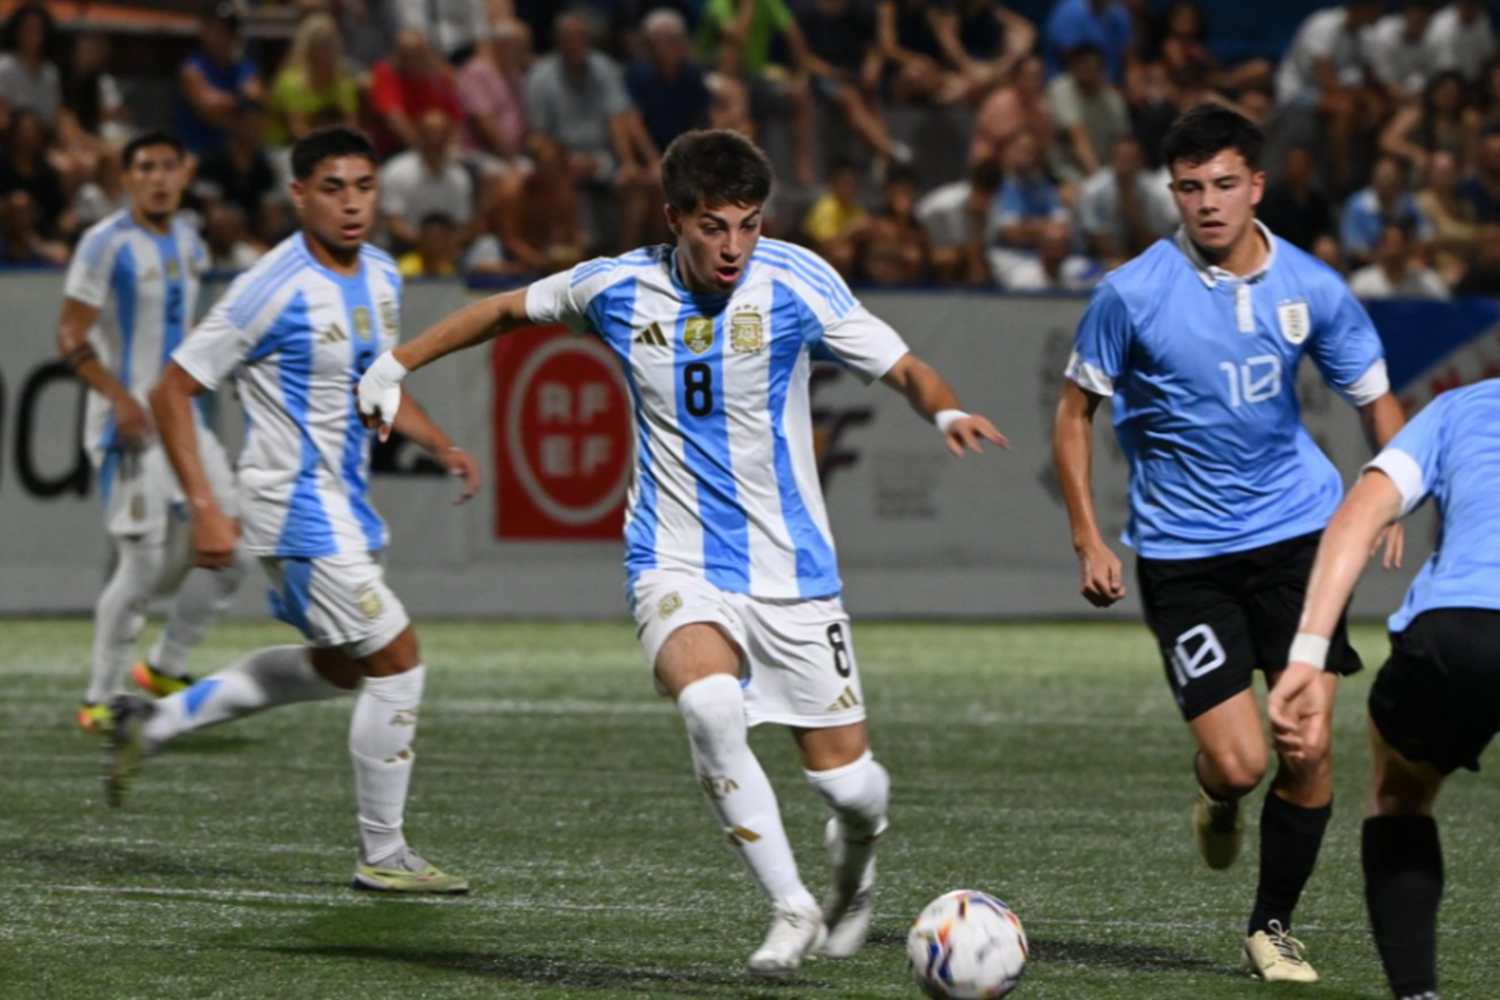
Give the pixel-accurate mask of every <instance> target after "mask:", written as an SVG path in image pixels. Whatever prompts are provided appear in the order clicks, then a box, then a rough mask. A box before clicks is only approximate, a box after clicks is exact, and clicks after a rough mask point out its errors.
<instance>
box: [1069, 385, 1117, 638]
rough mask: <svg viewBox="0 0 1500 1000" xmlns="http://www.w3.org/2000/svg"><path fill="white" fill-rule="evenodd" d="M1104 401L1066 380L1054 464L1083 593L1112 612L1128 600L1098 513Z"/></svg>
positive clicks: (1094, 603) (1096, 605)
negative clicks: (1097, 423) (1096, 471)
mask: <svg viewBox="0 0 1500 1000" xmlns="http://www.w3.org/2000/svg"><path fill="white" fill-rule="evenodd" d="M1103 398H1104V397H1103V396H1099V395H1096V394H1095V393H1092V392H1089V391H1088V390H1086V389H1084V388H1082V387H1081V386H1079V385H1078V383H1076V382H1074V381H1073V380H1072V379H1064V380H1063V390H1062V397H1061V398H1060V399H1059V400H1058V401H1057V415H1056V417H1055V418H1054V420H1053V428H1052V460H1053V462H1054V464H1055V465H1056V467H1057V482H1058V485H1059V486H1061V487H1062V495H1063V503H1064V504H1065V505H1066V506H1067V508H1068V523H1069V524H1070V525H1072V529H1073V551H1074V552H1076V553H1077V554H1078V567H1079V571H1080V574H1081V580H1082V582H1081V583H1080V584H1079V588H1078V589H1079V592H1080V593H1081V594H1083V596H1084V598H1085V599H1087V600H1088V602H1089V603H1090V604H1092V605H1093V606H1094V607H1096V608H1107V607H1109V606H1110V605H1111V604H1113V603H1115V602H1116V601H1118V600H1119V599H1120V598H1122V597H1124V596H1125V580H1124V573H1123V570H1122V568H1121V566H1120V557H1119V556H1117V555H1115V554H1114V552H1113V551H1111V549H1110V547H1109V546H1108V545H1106V544H1105V543H1104V536H1103V535H1102V534H1101V533H1100V531H1099V519H1098V517H1097V516H1096V515H1095V513H1094V492H1093V483H1092V469H1093V461H1094V411H1095V410H1097V409H1098V408H1099V401H1100V400H1101V399H1103Z"/></svg>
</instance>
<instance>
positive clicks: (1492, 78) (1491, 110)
mask: <svg viewBox="0 0 1500 1000" xmlns="http://www.w3.org/2000/svg"><path fill="white" fill-rule="evenodd" d="M1473 93H1474V113H1475V115H1476V116H1477V118H1478V128H1479V131H1480V133H1481V134H1483V133H1485V132H1489V131H1491V130H1493V129H1500V61H1496V62H1493V63H1491V64H1489V65H1488V66H1486V67H1485V69H1484V72H1483V73H1482V74H1480V80H1479V86H1478V87H1476V88H1475V90H1474V92H1473Z"/></svg>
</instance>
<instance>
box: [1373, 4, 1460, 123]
mask: <svg viewBox="0 0 1500 1000" xmlns="http://www.w3.org/2000/svg"><path fill="white" fill-rule="evenodd" d="M1438 6H1439V2H1438V0H1406V2H1405V3H1404V4H1403V5H1402V10H1401V13H1399V14H1391V15H1389V16H1387V17H1383V18H1381V19H1380V20H1379V21H1378V22H1377V23H1376V24H1375V25H1373V26H1372V27H1369V28H1366V29H1365V33H1364V37H1363V41H1364V50H1365V61H1366V63H1368V65H1369V67H1370V72H1371V73H1372V74H1374V76H1375V79H1376V80H1377V81H1379V82H1380V83H1381V84H1382V85H1383V86H1384V87H1385V90H1386V93H1388V94H1389V95H1390V96H1391V98H1392V99H1393V100H1394V101H1396V102H1397V103H1398V104H1404V103H1406V102H1407V101H1410V100H1412V99H1413V98H1415V97H1416V96H1417V95H1418V94H1420V93H1422V91H1423V90H1424V89H1425V88H1426V87H1427V81H1428V80H1430V79H1432V77H1433V76H1434V75H1435V74H1437V72H1438V71H1439V70H1440V68H1441V67H1440V66H1439V65H1438V55H1437V52H1436V51H1435V50H1434V49H1433V48H1432V46H1431V45H1430V44H1429V43H1428V41H1427V32H1428V29H1429V28H1430V27H1431V25H1432V15H1433V14H1434V13H1435V12H1436V11H1437V8H1438Z"/></svg>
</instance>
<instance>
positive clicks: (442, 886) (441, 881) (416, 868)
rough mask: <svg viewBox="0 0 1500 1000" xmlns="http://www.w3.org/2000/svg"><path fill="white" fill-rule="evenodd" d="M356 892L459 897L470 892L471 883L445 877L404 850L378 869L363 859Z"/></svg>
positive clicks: (356, 868)
mask: <svg viewBox="0 0 1500 1000" xmlns="http://www.w3.org/2000/svg"><path fill="white" fill-rule="evenodd" d="M354 888H356V889H361V890H369V891H373V892H431V893H440V894H444V895H458V894H460V893H465V892H468V891H469V883H468V882H465V881H464V880H463V879H461V878H458V877H457V876H455V875H448V874H445V873H444V872H443V871H442V870H441V869H439V868H438V867H437V866H436V865H433V864H432V863H431V862H428V861H425V860H423V858H422V856H421V855H420V854H418V853H417V852H416V851H414V850H412V849H411V848H410V847H402V848H401V850H399V851H397V852H396V854H395V856H394V857H391V858H388V859H386V860H385V861H382V862H381V863H380V864H378V865H371V864H366V863H365V860H364V858H362V857H361V858H360V860H359V864H358V866H357V867H355V869H354Z"/></svg>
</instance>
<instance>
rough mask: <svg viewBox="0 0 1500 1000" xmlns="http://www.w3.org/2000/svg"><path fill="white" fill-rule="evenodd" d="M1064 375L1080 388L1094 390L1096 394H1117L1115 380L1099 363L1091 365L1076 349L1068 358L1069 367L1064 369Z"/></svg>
mask: <svg viewBox="0 0 1500 1000" xmlns="http://www.w3.org/2000/svg"><path fill="white" fill-rule="evenodd" d="M1063 376H1064V377H1065V378H1067V379H1069V380H1071V381H1072V382H1074V383H1076V384H1077V385H1078V387H1079V388H1080V389H1084V390H1087V391H1088V392H1092V393H1093V394H1094V395H1096V396H1113V395H1114V394H1115V380H1114V379H1113V378H1111V377H1110V376H1108V375H1106V374H1104V371H1103V369H1101V368H1099V367H1098V366H1097V365H1091V364H1089V363H1088V362H1087V361H1085V360H1083V358H1081V357H1080V356H1079V354H1078V352H1077V351H1074V352H1073V354H1072V356H1070V357H1069V358H1068V367H1067V368H1065V369H1063Z"/></svg>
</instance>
